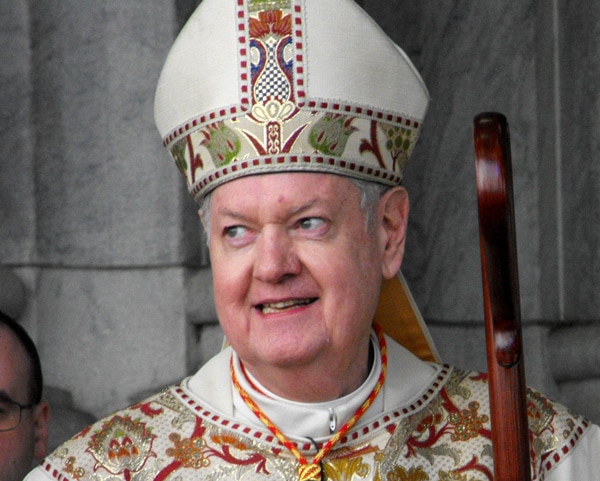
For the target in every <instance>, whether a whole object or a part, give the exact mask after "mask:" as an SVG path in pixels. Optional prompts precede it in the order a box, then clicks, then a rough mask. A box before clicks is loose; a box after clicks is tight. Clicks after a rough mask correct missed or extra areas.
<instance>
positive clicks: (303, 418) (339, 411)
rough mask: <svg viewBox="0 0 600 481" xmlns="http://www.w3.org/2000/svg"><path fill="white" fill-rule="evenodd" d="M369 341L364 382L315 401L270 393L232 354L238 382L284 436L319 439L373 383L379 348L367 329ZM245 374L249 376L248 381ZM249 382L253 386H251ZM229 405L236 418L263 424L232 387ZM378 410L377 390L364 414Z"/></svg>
mask: <svg viewBox="0 0 600 481" xmlns="http://www.w3.org/2000/svg"><path fill="white" fill-rule="evenodd" d="M371 345H372V346H373V366H372V368H371V371H370V373H369V376H368V377H367V379H366V380H365V382H363V384H362V385H361V386H360V387H359V388H358V389H357V390H356V391H354V392H352V393H350V394H348V395H346V396H344V397H341V398H339V399H335V400H333V401H327V402H319V403H302V402H295V401H289V400H287V399H285V398H282V397H281V396H277V395H276V394H273V393H272V392H270V391H269V390H268V389H266V388H265V387H264V386H262V385H261V384H260V383H259V382H258V381H257V380H256V379H255V378H254V377H253V376H252V375H251V374H250V373H248V372H245V373H244V372H242V370H241V366H240V360H239V358H238V356H237V354H235V353H233V354H232V355H233V360H234V369H235V373H236V376H237V378H238V380H239V382H240V385H241V386H242V388H243V389H244V390H245V391H246V392H247V393H248V394H250V396H251V397H252V399H253V400H254V401H255V402H256V403H257V404H258V406H259V407H260V408H261V409H262V410H263V412H264V413H265V414H266V415H267V417H268V418H269V419H270V420H271V421H273V423H275V425H276V426H277V427H278V428H279V429H280V430H281V431H282V432H283V433H284V434H285V435H286V436H288V437H292V438H302V439H312V440H314V441H320V440H322V439H324V438H325V439H326V438H328V437H330V436H331V435H332V434H333V433H332V432H331V430H330V422H332V421H333V422H334V425H335V427H334V431H333V432H334V433H335V432H337V431H338V430H339V428H340V427H342V426H343V425H344V423H345V422H346V421H348V420H349V419H350V418H351V417H352V416H353V415H354V413H355V412H356V411H357V410H358V408H359V407H360V406H361V405H362V403H363V402H364V401H365V399H367V397H368V396H369V394H371V392H372V391H373V389H374V387H375V385H376V384H377V380H378V378H379V374H380V372H381V351H380V349H379V342H378V341H377V336H376V335H375V333H374V332H372V333H371ZM246 376H248V377H250V381H251V382H249V381H248V379H247V377H246ZM252 383H253V384H254V385H255V387H254V386H252ZM257 388H258V389H257ZM261 391H262V392H261ZM233 409H234V417H235V418H236V419H239V420H242V421H244V422H245V423H247V424H249V425H252V426H255V427H264V425H263V423H262V422H261V421H260V420H259V419H258V418H257V417H256V415H255V414H254V413H253V412H252V410H251V409H250V408H249V407H248V406H247V405H246V403H245V402H244V400H243V399H242V398H241V396H240V395H239V393H238V392H237V390H235V389H233ZM382 411H383V396H382V395H381V393H380V394H379V396H377V399H376V400H375V402H374V403H373V404H372V405H371V407H370V408H369V410H368V411H367V412H366V413H365V415H366V416H367V417H369V418H371V417H372V416H374V415H376V414H379V413H381V412H382Z"/></svg>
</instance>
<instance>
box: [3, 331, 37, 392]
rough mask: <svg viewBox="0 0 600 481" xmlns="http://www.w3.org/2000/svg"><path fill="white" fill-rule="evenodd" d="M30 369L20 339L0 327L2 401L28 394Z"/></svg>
mask: <svg viewBox="0 0 600 481" xmlns="http://www.w3.org/2000/svg"><path fill="white" fill-rule="evenodd" d="M29 369H30V360H29V357H28V356H27V352H26V350H25V348H24V347H23V345H22V344H21V342H20V341H19V339H18V337H17V336H16V334H15V333H14V332H12V331H11V330H10V329H9V328H8V327H6V326H4V325H0V399H2V398H6V397H8V398H10V399H14V396H19V395H24V394H26V393H27V389H29V384H28V372H29Z"/></svg>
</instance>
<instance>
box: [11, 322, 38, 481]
mask: <svg viewBox="0 0 600 481" xmlns="http://www.w3.org/2000/svg"><path fill="white" fill-rule="evenodd" d="M42 389H43V378H42V369H41V365H40V358H39V356H38V353H37V349H36V347H35V344H34V343H33V341H32V340H31V338H30V337H29V335H28V334H27V332H26V331H25V329H24V328H23V327H22V326H21V325H20V324H18V323H17V322H16V321H15V320H13V319H12V318H10V317H9V316H7V315H5V314H4V313H2V312H0V481H21V480H22V479H23V478H24V476H25V475H26V474H27V472H29V471H30V470H31V468H32V467H33V466H34V464H35V463H36V460H37V461H39V460H41V459H42V458H43V457H44V456H45V455H46V450H47V444H48V421H49V407H48V403H47V402H45V401H43V400H42Z"/></svg>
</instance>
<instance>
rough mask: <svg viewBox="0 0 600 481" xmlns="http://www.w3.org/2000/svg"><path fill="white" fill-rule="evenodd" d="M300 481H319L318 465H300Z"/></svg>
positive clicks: (319, 469)
mask: <svg viewBox="0 0 600 481" xmlns="http://www.w3.org/2000/svg"><path fill="white" fill-rule="evenodd" d="M298 476H299V477H300V481H321V478H322V475H321V467H320V466H319V465H318V464H312V463H311V464H302V465H301V466H300V468H298Z"/></svg>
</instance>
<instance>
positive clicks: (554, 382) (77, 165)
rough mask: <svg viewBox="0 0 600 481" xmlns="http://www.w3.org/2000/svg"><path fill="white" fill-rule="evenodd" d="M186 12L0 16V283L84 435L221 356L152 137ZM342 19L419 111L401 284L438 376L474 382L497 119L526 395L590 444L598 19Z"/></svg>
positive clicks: (80, 10)
mask: <svg viewBox="0 0 600 481" xmlns="http://www.w3.org/2000/svg"><path fill="white" fill-rule="evenodd" d="M197 3H198V2H197V1H196V0H175V1H164V0H161V1H158V0H146V1H144V2H139V1H134V0H102V1H100V0H92V1H87V2H81V1H77V0H53V1H49V0H37V1H35V2H34V1H31V0H29V1H25V0H17V1H9V0H0V46H1V47H2V48H1V50H0V52H1V53H0V59H1V64H2V68H1V69H0V102H1V105H2V109H0V154H1V155H2V162H1V164H0V226H1V227H0V264H1V265H2V266H4V267H5V268H8V269H9V270H10V272H11V273H12V274H16V276H17V277H18V278H19V279H20V281H19V282H20V283H22V285H23V286H24V289H25V294H26V295H25V297H26V302H25V305H24V307H23V308H22V309H21V310H20V311H19V313H18V315H19V319H20V320H21V321H22V322H23V324H24V325H25V326H26V328H27V329H28V330H29V332H30V333H31V334H32V336H33V337H34V339H35V340H36V342H37V344H38V346H39V350H40V353H41V356H42V361H43V364H44V371H45V376H46V381H47V384H48V385H49V386H51V387H52V388H54V389H58V390H64V391H67V392H69V393H70V394H71V396H72V401H71V402H72V405H73V407H74V408H75V409H77V410H81V411H85V412H87V413H89V414H91V415H92V416H95V417H97V416H103V415H106V414H108V413H109V412H111V411H112V410H114V409H117V408H119V407H122V406H124V405H127V404H129V403H131V402H133V401H135V400H138V399H139V398H140V397H141V396H143V395H145V394H146V393H147V392H148V391H154V390H156V389H157V388H159V387H162V386H164V385H167V384H169V383H171V382H174V381H176V380H178V379H180V378H181V377H183V376H185V375H187V374H189V373H191V372H193V371H195V369H197V367H198V366H199V365H200V364H202V363H203V362H205V361H206V359H208V358H209V357H210V356H211V355H212V354H213V353H214V352H216V351H218V349H219V348H220V343H221V334H220V330H219V327H218V325H217V323H216V315H215V313H214V307H213V305H212V301H211V295H212V292H211V287H210V269H209V267H208V266H207V261H206V255H207V254H206V250H205V248H204V246H203V239H202V233H201V227H200V225H199V222H198V220H197V216H196V214H195V210H196V209H195V206H194V204H193V203H192V201H191V200H190V199H189V198H188V196H187V193H186V192H185V187H184V185H183V184H184V183H183V180H182V179H181V178H180V176H179V174H178V173H177V171H176V169H175V168H174V167H173V166H172V165H171V163H170V160H169V158H168V155H167V153H166V151H164V149H163V147H162V145H161V139H160V138H159V136H158V134H157V132H156V130H155V128H154V124H153V116H152V102H153V94H154V88H155V85H156V81H157V78H158V75H159V72H160V69H161V66H162V63H163V61H164V58H165V56H166V54H167V52H168V49H169V47H170V45H171V43H172V41H173V39H174V37H175V35H176V33H177V32H178V30H179V28H180V27H181V25H182V23H183V22H184V21H185V19H186V18H187V17H188V15H189V14H190V13H191V11H193V9H194V8H195V6H196V4H197ZM359 3H361V5H363V7H364V8H365V9H366V10H367V11H368V12H369V13H370V14H371V15H372V16H373V17H374V18H375V20H376V21H377V22H378V23H379V24H380V25H381V26H382V28H383V29H384V30H385V31H386V32H387V33H388V34H389V35H390V36H391V37H392V38H393V39H394V40H395V41H396V42H397V43H398V44H399V45H401V46H402V47H403V48H404V49H405V50H406V51H407V53H408V54H409V56H410V57H411V58H412V60H413V61H414V62H415V64H416V65H417V67H418V68H419V70H420V71H421V72H422V74H423V77H424V79H425V81H426V83H427V85H428V86H429V89H430V93H431V97H432V99H433V101H432V104H431V107H430V112H429V115H428V118H427V121H426V122H425V127H424V130H423V134H422V137H421V142H420V144H419V145H418V146H417V150H416V152H415V156H414V159H413V160H412V162H411V164H410V166H409V169H408V172H407V178H406V186H407V188H408V189H409V192H410V195H411V199H412V212H411V222H410V232H409V241H408V246H407V255H406V261H405V265H404V267H403V271H404V273H405V276H406V277H407V278H408V280H409V282H410V284H411V286H412V289H413V293H414V296H415V298H416V300H417V302H418V304H419V306H420V307H421V309H422V312H423V315H424V317H425V318H426V320H427V321H428V323H429V325H430V326H431V329H432V333H433V335H434V337H435V339H436V341H437V344H438V348H439V350H440V352H441V354H442V357H443V359H444V361H445V362H449V363H454V364H457V365H459V366H462V367H474V368H478V369H485V352H484V341H483V339H484V330H483V324H482V317H483V307H482V300H481V280H480V264H479V243H478V242H479V241H478V233H477V206H476V192H475V175H474V174H475V172H474V163H473V148H472V130H471V125H472V119H473V117H474V116H475V115H476V114H477V113H479V112H482V111H487V110H497V111H500V112H502V113H504V114H505V115H506V116H507V117H508V120H509V122H510V127H511V137H512V151H513V164H514V165H513V170H514V177H515V179H514V180H515V204H516V221H517V236H518V250H519V268H520V278H521V295H522V299H521V304H522V317H523V321H524V332H525V342H526V347H525V349H526V367H527V377H528V382H529V384H531V385H533V386H535V387H537V388H539V389H542V390H543V391H544V392H546V393H547V394H549V395H551V396H553V397H555V398H557V399H559V400H561V401H563V402H565V403H567V404H569V405H570V406H572V407H573V408H574V409H575V410H577V411H580V412H583V413H585V414H587V415H588V416H590V417H591V418H592V419H594V420H595V421H596V422H600V402H599V401H600V368H599V367H598V366H600V362H598V361H600V354H598V353H597V351H598V349H596V347H597V345H598V341H597V339H598V338H599V337H598V335H599V334H600V162H599V160H598V150H599V143H600V128H599V125H598V124H599V123H600V121H599V118H598V114H597V112H598V111H600V109H599V106H600V105H599V104H600V102H599V99H600V85H599V82H598V81H597V79H598V78H599V74H600V61H599V60H598V59H599V58H600V55H599V54H600V40H598V39H599V38H600V36H599V35H598V33H599V32H598V30H599V29H600V20H598V19H600V15H599V14H600V5H596V3H595V2H593V1H592V0H588V1H584V0H582V1H581V2H577V3H576V4H575V3H573V2H568V1H567V0H551V1H548V2H538V1H534V0H517V1H515V2H495V1H492V0H480V1H477V2H472V1H467V0H446V1H444V2H441V1H433V2H421V1H417V0H409V1H400V0H363V1H361V2H359ZM11 282H12V281H11ZM0 285H1V284H0ZM5 292H8V291H5Z"/></svg>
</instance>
